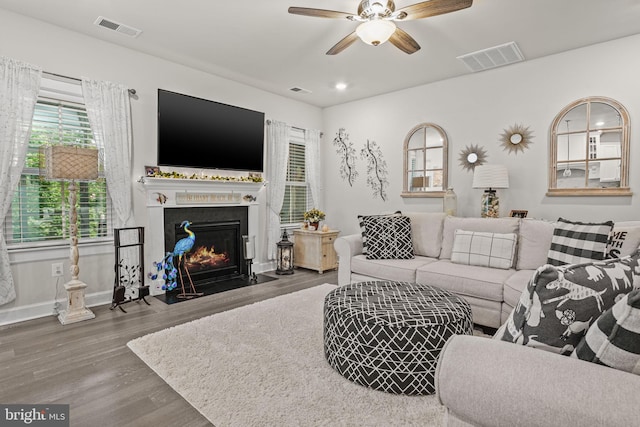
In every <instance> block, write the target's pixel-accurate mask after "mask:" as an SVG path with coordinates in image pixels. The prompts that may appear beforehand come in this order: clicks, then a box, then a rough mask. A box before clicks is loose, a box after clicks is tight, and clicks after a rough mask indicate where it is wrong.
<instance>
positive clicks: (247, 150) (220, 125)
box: [158, 89, 264, 172]
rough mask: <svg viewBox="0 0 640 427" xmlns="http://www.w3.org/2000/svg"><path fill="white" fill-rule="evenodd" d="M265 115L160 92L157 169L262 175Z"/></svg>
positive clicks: (160, 90) (163, 91) (204, 100)
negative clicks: (218, 170)
mask: <svg viewBox="0 0 640 427" xmlns="http://www.w3.org/2000/svg"><path fill="white" fill-rule="evenodd" d="M263 152H264V113H260V112H258V111H252V110H247V109H245V108H240V107H235V106H232V105H226V104H221V103H219V102H214V101H209V100H206V99H201V98H196V97H193V96H188V95H182V94H179V93H175V92H169V91H166V90H162V89H158V165H159V166H180V167H193V168H205V169H228V170H239V171H252V172H262V171H263V160H262V159H263Z"/></svg>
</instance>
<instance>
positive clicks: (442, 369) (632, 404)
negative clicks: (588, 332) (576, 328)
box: [435, 335, 640, 427]
mask: <svg viewBox="0 0 640 427" xmlns="http://www.w3.org/2000/svg"><path fill="white" fill-rule="evenodd" d="M435 384H436V393H437V396H438V399H439V401H440V403H441V404H443V405H445V406H446V407H447V411H448V412H449V414H450V417H449V418H448V419H451V418H454V419H453V420H452V421H456V419H457V420H464V422H467V423H468V424H470V425H475V426H520V427H537V426H563V427H574V426H575V427H583V426H631V425H638V396H640V376H638V375H633V374H629V373H626V372H622V371H619V370H617V369H611V368H608V367H605V366H600V365H596V364H595V363H587V362H584V361H580V360H576V359H572V358H570V357H565V356H559V355H557V354H553V353H549V352H546V351H540V350H537V349H534V348H528V347H523V346H518V345H513V344H510V343H505V342H501V341H495V340H491V339H487V338H483V337H473V336H468V335H456V336H454V337H452V338H451V339H450V340H449V341H448V342H447V344H446V345H445V346H444V348H443V349H442V352H441V353H440V359H439V361H438V365H437V368H436V383H435ZM447 425H461V423H460V422H458V423H457V424H456V423H455V422H449V423H448V424H447Z"/></svg>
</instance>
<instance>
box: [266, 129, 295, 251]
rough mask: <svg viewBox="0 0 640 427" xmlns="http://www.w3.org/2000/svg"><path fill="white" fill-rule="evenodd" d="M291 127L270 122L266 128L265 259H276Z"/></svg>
mask: <svg viewBox="0 0 640 427" xmlns="http://www.w3.org/2000/svg"><path fill="white" fill-rule="evenodd" d="M290 131H291V126H289V125H287V124H286V123H282V122H277V121H275V120H271V122H270V124H269V125H268V126H267V165H268V168H267V174H266V175H267V190H268V191H267V227H268V228H267V233H268V235H267V257H268V259H276V243H277V242H278V241H279V240H280V211H281V210H282V202H283V200H284V190H285V185H286V179H287V161H288V159H289V133H290Z"/></svg>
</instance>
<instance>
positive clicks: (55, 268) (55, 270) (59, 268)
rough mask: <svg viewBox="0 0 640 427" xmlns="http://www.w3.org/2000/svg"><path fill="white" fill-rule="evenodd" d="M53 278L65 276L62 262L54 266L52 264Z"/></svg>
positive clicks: (55, 263)
mask: <svg viewBox="0 0 640 427" xmlns="http://www.w3.org/2000/svg"><path fill="white" fill-rule="evenodd" d="M51 276H52V277H60V276H64V272H63V271H62V263H61V262H54V263H53V264H51Z"/></svg>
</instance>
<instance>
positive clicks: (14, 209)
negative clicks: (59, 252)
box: [5, 100, 108, 243]
mask: <svg viewBox="0 0 640 427" xmlns="http://www.w3.org/2000/svg"><path fill="white" fill-rule="evenodd" d="M53 144H68V145H94V142H93V135H92V132H91V128H90V126H89V120H88V117H87V114H86V111H85V109H84V106H81V105H75V104H70V103H62V102H52V101H45V100H40V101H38V103H37V105H36V109H35V112H34V118H33V127H32V131H31V139H30V141H29V150H28V152H27V158H26V161H25V168H24V170H23V174H22V177H21V179H20V184H19V187H18V188H17V189H16V192H15V194H14V198H13V202H12V205H11V210H10V213H9V217H8V218H7V221H8V222H9V223H8V224H5V229H6V228H9V227H8V225H9V224H10V229H9V230H7V232H6V236H7V242H8V243H21V242H33V241H43V240H59V239H66V238H68V236H69V225H68V224H69V206H68V196H69V192H68V187H69V184H68V183H67V182H63V181H48V180H46V179H44V178H43V177H41V176H40V170H41V167H43V166H44V165H43V162H42V160H43V156H42V153H41V148H42V147H44V146H46V145H53ZM76 185H77V203H76V209H77V214H78V237H80V238H82V237H101V236H106V235H107V234H108V231H107V214H108V212H107V209H108V196H107V188H106V182H105V180H104V178H100V179H98V180H97V181H94V182H78V183H76Z"/></svg>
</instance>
